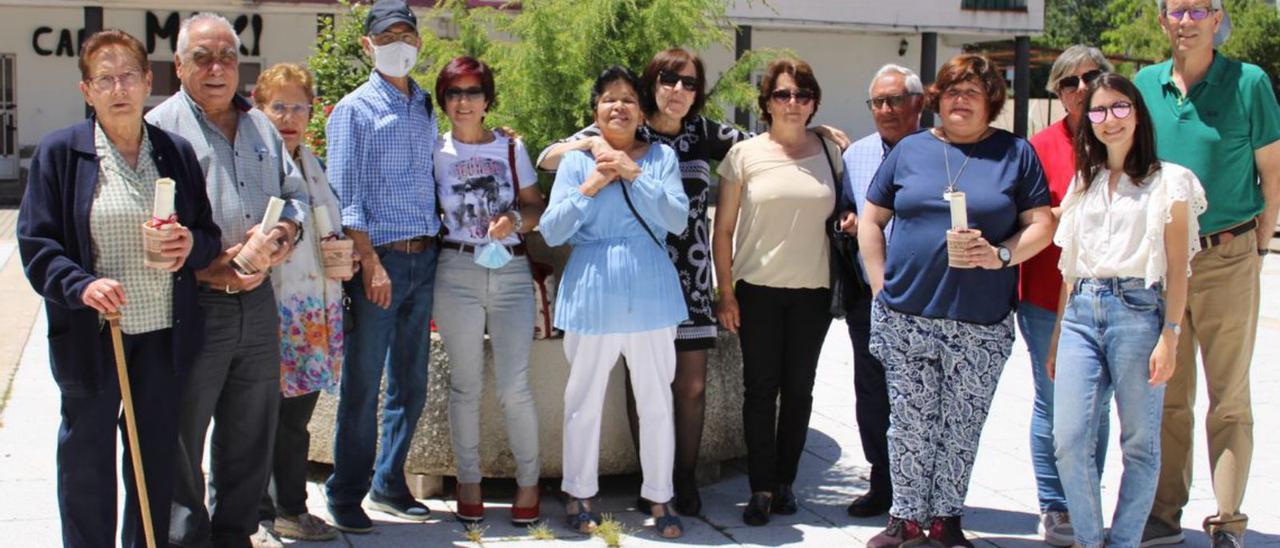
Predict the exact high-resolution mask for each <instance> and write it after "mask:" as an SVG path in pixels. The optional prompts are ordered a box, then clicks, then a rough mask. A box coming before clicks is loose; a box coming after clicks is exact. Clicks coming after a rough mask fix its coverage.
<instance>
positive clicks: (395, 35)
mask: <svg viewBox="0 0 1280 548" xmlns="http://www.w3.org/2000/svg"><path fill="white" fill-rule="evenodd" d="M369 39H370V40H372V41H373V44H374V45H375V46H385V45H388V44H391V43H394V42H404V43H406V44H409V45H410V46H413V47H415V48H416V47H418V44H420V43H422V37H421V36H418V33H416V32H380V33H378V34H374V35H372V36H370V37H369Z"/></svg>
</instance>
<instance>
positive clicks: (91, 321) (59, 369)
mask: <svg viewBox="0 0 1280 548" xmlns="http://www.w3.org/2000/svg"><path fill="white" fill-rule="evenodd" d="M93 127H94V121H93V120H92V119H90V120H85V121H83V122H79V123H77V124H75V125H73V126H71V127H67V128H63V129H60V130H57V131H55V132H53V133H50V134H49V135H47V136H45V138H44V139H43V140H42V141H40V146H38V147H36V151H35V155H34V156H32V158H31V170H30V172H29V174H28V179H27V190H26V194H25V195H24V196H23V198H22V206H21V207H20V208H19V209H18V251H19V253H21V255H22V264H23V267H24V269H25V270H26V274H27V280H29V281H30V282H31V286H32V287H34V288H35V290H36V293H39V294H40V296H41V297H44V304H45V313H46V314H47V316H48V319H49V365H50V367H51V368H52V369H53V379H54V381H55V382H57V383H58V388H60V389H61V390H62V394H63V395H65V396H68V397H82V396H86V395H91V394H96V393H97V392H98V391H100V390H101V389H102V387H103V386H105V385H107V383H106V382H105V381H106V379H107V378H108V375H110V376H114V375H115V358H114V357H113V356H112V354H111V349H110V348H109V347H104V345H103V344H102V338H101V329H102V326H101V325H100V324H99V323H98V312H97V311H96V310H94V309H92V308H89V307H88V306H86V305H85V304H84V301H83V300H82V298H81V297H82V295H83V294H84V289H85V287H86V286H88V285H89V283H90V282H92V281H94V280H96V279H98V277H97V275H96V274H95V273H94V270H93V265H94V259H93V241H92V236H91V235H90V233H89V210H90V208H91V207H92V205H93V196H94V193H95V192H96V191H97V188H98V154H97V149H96V148H95V147H94V135H93ZM146 134H147V137H148V138H149V139H151V159H152V160H153V161H154V162H155V163H156V168H158V169H159V170H160V175H161V176H163V177H169V178H171V179H173V180H174V181H175V182H176V183H177V189H176V190H177V193H176V195H175V197H174V204H173V205H174V209H175V211H176V212H177V214H178V219H179V220H180V221H181V222H182V224H183V225H185V226H186V227H187V228H189V229H191V237H192V240H193V241H192V246H191V254H190V255H188V256H187V262H186V263H185V264H183V266H182V268H180V269H178V271H177V272H174V273H173V328H172V331H171V333H172V337H173V338H172V343H173V356H172V357H173V366H174V374H176V375H178V376H179V378H182V377H183V376H185V375H186V372H187V369H188V368H189V367H190V365H191V363H192V362H193V361H194V360H195V355H196V353H197V352H199V351H200V347H201V345H202V344H203V342H204V314H203V313H202V312H201V311H200V306H199V304H197V302H196V299H197V297H196V276H195V271H196V270H200V269H203V268H205V267H206V266H208V265H209V263H211V262H212V261H213V260H214V259H215V258H216V257H217V256H218V254H219V253H220V252H221V246H220V241H221V231H220V230H219V229H218V225H215V224H213V216H212V213H211V209H210V206H209V198H208V196H207V195H206V194H205V184H204V172H203V171H202V170H201V169H200V161H199V160H197V159H196V153H195V150H194V149H192V148H191V144H190V143H188V142H187V141H186V140H185V139H183V138H182V137H179V136H177V135H174V134H172V133H169V132H166V131H163V130H161V129H160V128H158V127H155V126H152V125H150V124H148V125H147V132H146ZM139 230H141V229H139ZM138 382H141V381H138Z"/></svg>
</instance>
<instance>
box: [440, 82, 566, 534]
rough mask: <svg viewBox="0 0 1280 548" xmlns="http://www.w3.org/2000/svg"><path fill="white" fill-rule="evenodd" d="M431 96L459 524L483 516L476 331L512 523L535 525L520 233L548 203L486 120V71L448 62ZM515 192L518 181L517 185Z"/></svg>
mask: <svg viewBox="0 0 1280 548" xmlns="http://www.w3.org/2000/svg"><path fill="white" fill-rule="evenodd" d="M436 101H437V102H438V103H439V105H440V109H441V110H443V111H444V113H445V115H447V116H448V117H449V121H450V123H451V125H452V130H450V131H449V132H447V133H445V134H444V135H443V136H441V137H440V139H438V140H436V150H435V164H434V165H435V181H436V195H437V200H438V203H439V204H440V209H441V211H442V212H443V214H444V226H445V227H446V228H447V229H448V230H447V232H446V233H445V235H444V237H443V239H442V242H441V244H440V247H441V248H442V250H441V252H440V262H439V264H438V265H437V266H436V284H435V305H436V307H437V309H438V310H441V311H444V313H442V314H436V317H435V321H436V326H437V327H438V328H439V329H440V339H441V340H442V341H443V342H444V349H445V352H447V353H448V354H449V431H450V434H451V436H452V440H453V455H454V460H455V461H456V462H457V468H458V469H457V477H458V488H457V489H458V492H457V499H458V500H457V512H456V515H457V517H458V519H459V520H460V521H464V522H479V521H481V520H483V519H484V501H483V498H482V496H481V492H480V447H479V446H480V393H481V389H482V387H483V384H484V383H483V379H482V376H481V374H482V373H483V371H484V361H485V360H484V338H485V337H484V336H485V333H486V332H488V334H489V341H490V343H491V344H492V347H493V372H494V384H495V388H496V390H497V394H496V395H497V398H498V405H499V406H501V408H502V413H503V416H504V417H505V418H506V425H507V439H508V441H509V443H510V445H511V454H512V457H513V458H514V460H515V463H516V484H517V485H518V486H519V487H518V489H517V490H516V496H515V500H514V501H513V503H512V505H511V521H512V522H513V523H515V524H517V525H523V524H529V523H533V522H535V521H537V520H538V517H539V512H538V475H539V472H540V471H541V464H540V461H539V459H538V412H537V409H535V408H534V404H533V393H532V392H531V391H530V390H529V349H530V348H531V347H532V343H533V320H534V309H533V274H532V273H531V272H530V270H529V261H528V259H527V257H525V254H526V253H527V251H526V249H525V248H524V244H523V243H522V241H521V239H520V234H522V233H526V232H529V231H531V230H533V228H534V227H535V226H537V225H538V219H539V217H540V216H541V215H542V210H543V208H544V207H545V203H544V201H543V199H542V193H541V192H540V191H539V190H538V186H537V182H538V178H537V173H535V172H534V170H533V164H532V163H531V162H530V161H529V153H528V152H527V151H525V148H524V143H522V142H521V141H520V140H519V139H517V138H516V137H514V136H509V135H507V134H506V133H505V132H498V131H495V130H491V129H486V128H485V127H484V118H485V114H486V113H487V112H488V109H489V108H490V107H492V106H493V105H494V103H495V102H496V101H497V92H496V90H495V89H494V85H493V72H492V71H490V70H489V67H488V66H487V65H485V64H484V63H482V62H480V61H478V60H476V59H474V58H471V57H458V58H456V59H453V60H452V61H450V62H449V63H448V64H446V65H445V66H444V68H442V69H441V70H440V76H439V77H438V78H437V79H436ZM517 187H518V188H517Z"/></svg>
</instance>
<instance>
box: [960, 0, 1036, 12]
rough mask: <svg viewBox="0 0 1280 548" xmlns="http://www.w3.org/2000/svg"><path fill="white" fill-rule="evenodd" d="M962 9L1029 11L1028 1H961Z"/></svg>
mask: <svg viewBox="0 0 1280 548" xmlns="http://www.w3.org/2000/svg"><path fill="white" fill-rule="evenodd" d="M960 9H964V10H996V11H1027V0H961V3H960Z"/></svg>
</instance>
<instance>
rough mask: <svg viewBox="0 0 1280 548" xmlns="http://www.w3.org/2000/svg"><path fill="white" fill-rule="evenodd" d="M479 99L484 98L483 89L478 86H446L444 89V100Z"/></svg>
mask: <svg viewBox="0 0 1280 548" xmlns="http://www.w3.org/2000/svg"><path fill="white" fill-rule="evenodd" d="M463 99H466V100H468V101H481V100H483V99H484V89H483V88H481V87H479V86H473V87H469V88H448V89H446V90H444V100H445V101H461V100H463Z"/></svg>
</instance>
